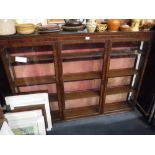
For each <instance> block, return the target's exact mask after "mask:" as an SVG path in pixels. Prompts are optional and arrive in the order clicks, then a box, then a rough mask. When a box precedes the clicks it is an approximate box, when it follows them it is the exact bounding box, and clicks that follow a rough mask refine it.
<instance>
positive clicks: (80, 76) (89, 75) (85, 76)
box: [64, 71, 101, 82]
mask: <svg viewBox="0 0 155 155" xmlns="http://www.w3.org/2000/svg"><path fill="white" fill-rule="evenodd" d="M100 78H101V73H100V72H95V71H92V72H85V73H72V74H66V75H64V82H69V81H82V80H93V79H100Z"/></svg>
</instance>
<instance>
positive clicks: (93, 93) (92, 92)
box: [65, 90, 99, 100]
mask: <svg viewBox="0 0 155 155" xmlns="http://www.w3.org/2000/svg"><path fill="white" fill-rule="evenodd" d="M96 96H99V91H98V90H86V91H76V92H70V93H65V100H73V99H79V98H88V97H96Z"/></svg>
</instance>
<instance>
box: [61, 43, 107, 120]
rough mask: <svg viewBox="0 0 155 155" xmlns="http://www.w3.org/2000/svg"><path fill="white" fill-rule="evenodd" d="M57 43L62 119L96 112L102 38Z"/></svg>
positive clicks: (100, 83)
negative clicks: (98, 39)
mask: <svg viewBox="0 0 155 155" xmlns="http://www.w3.org/2000/svg"><path fill="white" fill-rule="evenodd" d="M59 45H60V46H59V47H61V48H60V49H59V54H60V57H59V63H60V64H59V65H60V66H61V67H60V68H59V69H60V71H61V72H60V74H61V75H60V78H61V79H60V81H61V82H60V83H61V90H62V92H61V96H62V109H63V112H64V119H70V118H77V117H81V116H89V115H96V114H99V113H100V112H99V111H100V107H101V105H100V103H101V102H100V95H101V88H102V85H103V81H104V74H103V70H104V69H103V68H104V65H105V62H104V57H105V41H104V40H100V41H96V42H94V41H91V40H88V41H83V42H79V41H77V42H75V41H73V42H70V41H68V42H67V41H64V42H60V44H59ZM101 104H102V103H101Z"/></svg>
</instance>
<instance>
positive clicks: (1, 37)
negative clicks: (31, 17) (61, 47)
mask: <svg viewBox="0 0 155 155" xmlns="http://www.w3.org/2000/svg"><path fill="white" fill-rule="evenodd" d="M154 34H155V31H139V32H121V31H118V32H108V31H106V32H95V33H87V32H57V33H44V34H38V33H34V34H29V35H20V34H14V35H8V36H0V40H12V39H24V38H36V37H37V38H38V37H39V38H40V37H67V36H68V37H78V36H87V35H88V36H137V37H138V36H141V35H144V36H145V35H153V36H154Z"/></svg>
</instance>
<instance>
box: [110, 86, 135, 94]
mask: <svg viewBox="0 0 155 155" xmlns="http://www.w3.org/2000/svg"><path fill="white" fill-rule="evenodd" d="M132 91H134V90H133V88H132V87H131V86H129V85H127V86H120V87H113V88H107V95H112V94H119V93H128V92H132Z"/></svg>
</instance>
